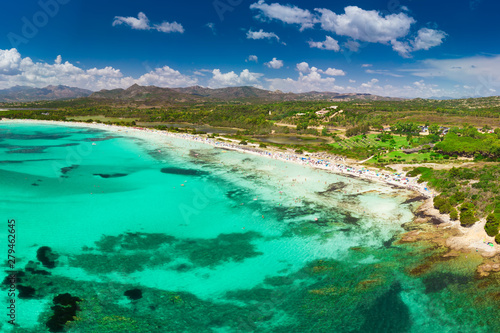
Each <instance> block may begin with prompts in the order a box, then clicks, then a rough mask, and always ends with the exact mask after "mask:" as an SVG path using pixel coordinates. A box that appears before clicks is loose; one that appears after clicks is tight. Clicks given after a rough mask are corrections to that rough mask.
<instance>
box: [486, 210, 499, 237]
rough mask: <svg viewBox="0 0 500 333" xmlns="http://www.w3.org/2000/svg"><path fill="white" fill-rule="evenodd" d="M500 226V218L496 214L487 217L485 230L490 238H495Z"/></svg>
mask: <svg viewBox="0 0 500 333" xmlns="http://www.w3.org/2000/svg"><path fill="white" fill-rule="evenodd" d="M499 226H500V218H499V216H497V215H496V214H493V213H491V214H489V215H488V216H487V217H486V224H485V226H484V230H485V231H486V233H487V234H488V236H495V235H496V234H498V228H499Z"/></svg>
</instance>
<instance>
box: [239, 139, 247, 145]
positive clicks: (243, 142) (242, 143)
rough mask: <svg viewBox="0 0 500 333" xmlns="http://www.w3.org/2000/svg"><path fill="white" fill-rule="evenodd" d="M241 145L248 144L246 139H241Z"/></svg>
mask: <svg viewBox="0 0 500 333" xmlns="http://www.w3.org/2000/svg"><path fill="white" fill-rule="evenodd" d="M240 145H243V146H246V145H248V142H246V141H245V140H243V141H240Z"/></svg>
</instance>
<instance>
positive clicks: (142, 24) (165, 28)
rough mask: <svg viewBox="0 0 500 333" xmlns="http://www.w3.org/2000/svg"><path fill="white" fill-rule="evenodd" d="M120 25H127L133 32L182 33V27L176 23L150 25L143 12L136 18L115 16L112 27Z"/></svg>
mask: <svg viewBox="0 0 500 333" xmlns="http://www.w3.org/2000/svg"><path fill="white" fill-rule="evenodd" d="M122 24H125V25H128V26H129V27H131V28H132V29H134V30H156V31H159V32H164V33H170V32H179V33H181V34H182V33H184V27H183V26H182V24H180V23H177V22H162V23H160V24H153V25H151V24H150V22H149V19H148V17H147V16H146V14H144V13H143V12H140V13H139V14H138V17H137V18H135V17H132V16H128V17H124V16H115V19H114V21H113V27H115V26H117V25H122Z"/></svg>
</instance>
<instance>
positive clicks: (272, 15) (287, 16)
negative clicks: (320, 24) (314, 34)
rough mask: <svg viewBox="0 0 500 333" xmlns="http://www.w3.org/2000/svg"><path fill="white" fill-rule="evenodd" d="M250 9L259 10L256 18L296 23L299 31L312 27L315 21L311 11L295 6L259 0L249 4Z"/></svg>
mask: <svg viewBox="0 0 500 333" xmlns="http://www.w3.org/2000/svg"><path fill="white" fill-rule="evenodd" d="M250 9H254V10H259V11H260V13H259V14H258V15H257V18H259V19H261V20H279V21H282V22H284V23H287V24H297V25H299V26H300V30H301V31H302V30H304V29H307V28H312V27H313V26H314V24H315V23H316V18H315V15H314V14H313V13H311V12H310V11H308V10H307V9H301V8H299V7H297V6H292V5H280V4H279V3H271V4H267V3H265V1H264V0H260V1H259V2H256V3H254V4H252V5H250Z"/></svg>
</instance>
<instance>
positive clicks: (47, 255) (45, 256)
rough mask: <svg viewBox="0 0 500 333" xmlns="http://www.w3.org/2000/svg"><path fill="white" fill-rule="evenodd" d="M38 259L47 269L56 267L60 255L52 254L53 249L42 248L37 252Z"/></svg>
mask: <svg viewBox="0 0 500 333" xmlns="http://www.w3.org/2000/svg"><path fill="white" fill-rule="evenodd" d="M36 258H37V259H38V261H40V262H41V263H42V264H43V265H44V266H45V267H47V268H54V267H56V260H57V258H59V255H58V254H56V253H54V252H52V249H51V248H50V247H48V246H42V247H41V248H39V249H38V251H36Z"/></svg>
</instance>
